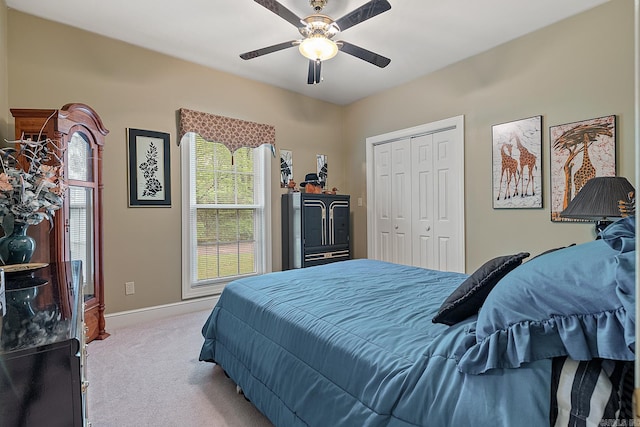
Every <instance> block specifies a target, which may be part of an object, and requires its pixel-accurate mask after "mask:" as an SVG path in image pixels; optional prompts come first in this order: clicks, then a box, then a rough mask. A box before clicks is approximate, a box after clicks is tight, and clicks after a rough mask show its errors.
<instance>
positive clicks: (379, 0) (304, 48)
mask: <svg viewBox="0 0 640 427" xmlns="http://www.w3.org/2000/svg"><path fill="white" fill-rule="evenodd" d="M327 1H328V0H310V1H309V3H310V4H311V7H312V8H313V10H314V12H315V13H313V14H312V15H309V16H307V17H306V18H304V19H301V18H299V17H298V16H297V15H296V14H295V13H293V12H291V11H290V10H289V9H287V8H286V7H284V6H283V5H281V4H280V3H278V2H277V1H276V0H255V2H256V3H258V4H259V5H261V6H263V7H265V8H266V9H268V10H270V11H271V12H273V13H275V14H276V15H278V16H280V17H281V18H283V19H284V20H286V21H288V22H290V23H291V24H292V25H294V26H295V27H296V28H298V31H299V32H300V34H301V35H302V37H303V39H302V40H291V41H287V42H283V43H278V44H276V45H273V46H268V47H265V48H262V49H258V50H252V51H250V52H246V53H243V54H241V55H240V58H242V59H245V60H246V59H253V58H257V57H259V56H262V55H266V54H268V53H273V52H277V51H279V50H283V49H287V48H290V47H293V46H298V49H299V50H300V53H301V54H302V55H303V56H304V57H306V58H308V59H309V74H308V77H307V83H308V84H317V83H320V81H321V79H320V68H321V66H322V61H326V60H327V59H331V58H333V57H334V56H335V55H336V54H337V53H338V51H341V52H344V53H347V54H349V55H352V56H355V57H356V58H360V59H362V60H364V61H367V62H369V63H371V64H373V65H376V66H378V67H380V68H384V67H386V66H387V65H389V63H390V62H391V60H390V59H389V58H385V57H384V56H382V55H378V54H377V53H374V52H371V51H370V50H367V49H364V48H361V47H359V46H356V45H354V44H351V43H348V42H346V41H344V40H339V41H333V40H332V39H333V37H335V36H336V35H337V34H338V33H340V32H342V31H345V30H346V29H348V28H351V27H353V26H354V25H356V24H359V23H361V22H363V21H366V20H367V19H369V18H373V17H374V16H376V15H379V14H381V13H382V12H386V11H387V10H389V9H391V5H390V4H389V2H388V1H387V0H371V1H369V2H368V3H366V4H364V5H362V6H360V7H359V8H357V9H355V10H353V11H351V12H350V13H347V14H346V15H345V16H343V17H342V18H340V19H337V20H335V21H334V20H333V19H331V18H330V17H328V16H326V15H323V14H321V13H320V12H321V11H322V9H323V8H324V6H325V5H326V4H327Z"/></svg>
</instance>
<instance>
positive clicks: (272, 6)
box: [255, 0, 302, 28]
mask: <svg viewBox="0 0 640 427" xmlns="http://www.w3.org/2000/svg"><path fill="white" fill-rule="evenodd" d="M255 2H256V3H258V4H259V5H261V6H263V7H265V8H266V9H269V10H270V11H271V12H273V13H275V14H276V15H278V16H279V17H281V18H282V19H284V20H286V21H288V22H290V23H291V24H292V25H293V26H295V27H296V28H299V27H301V26H302V23H301V19H300V18H299V17H298V15H296V14H295V13H293V12H291V11H290V10H289V9H287V8H286V7H284V6H283V5H281V4H280V3H278V2H277V1H276V0H255Z"/></svg>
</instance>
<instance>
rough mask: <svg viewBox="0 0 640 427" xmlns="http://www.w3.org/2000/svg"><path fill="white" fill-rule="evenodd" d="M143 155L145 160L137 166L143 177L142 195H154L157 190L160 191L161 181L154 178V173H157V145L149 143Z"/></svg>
mask: <svg viewBox="0 0 640 427" xmlns="http://www.w3.org/2000/svg"><path fill="white" fill-rule="evenodd" d="M145 157H146V158H147V160H146V161H145V162H143V163H141V164H140V166H139V168H140V170H141V171H142V174H143V177H144V191H143V192H142V195H143V196H151V197H154V196H155V195H156V194H157V193H158V192H160V191H162V183H161V182H160V180H158V178H156V173H158V147H156V146H155V144H154V143H153V142H151V143H150V144H149V148H148V150H147V152H146V153H145Z"/></svg>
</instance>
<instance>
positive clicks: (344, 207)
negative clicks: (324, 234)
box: [329, 199, 351, 249]
mask: <svg viewBox="0 0 640 427" xmlns="http://www.w3.org/2000/svg"><path fill="white" fill-rule="evenodd" d="M350 214H351V213H350V209H349V200H332V199H330V200H329V240H330V242H329V244H330V245H333V246H336V247H344V248H345V249H348V248H349V222H350V221H351V215H350Z"/></svg>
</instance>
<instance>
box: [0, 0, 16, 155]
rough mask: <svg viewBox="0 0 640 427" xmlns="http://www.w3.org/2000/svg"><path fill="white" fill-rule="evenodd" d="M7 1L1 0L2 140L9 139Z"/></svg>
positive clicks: (0, 126)
mask: <svg viewBox="0 0 640 427" xmlns="http://www.w3.org/2000/svg"><path fill="white" fill-rule="evenodd" d="M7 56H8V55H7V3H6V2H5V0H0V141H2V142H4V140H5V139H9V135H13V132H10V130H9V93H8V91H9V76H8V71H7Z"/></svg>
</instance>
